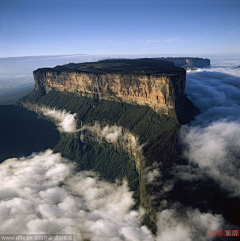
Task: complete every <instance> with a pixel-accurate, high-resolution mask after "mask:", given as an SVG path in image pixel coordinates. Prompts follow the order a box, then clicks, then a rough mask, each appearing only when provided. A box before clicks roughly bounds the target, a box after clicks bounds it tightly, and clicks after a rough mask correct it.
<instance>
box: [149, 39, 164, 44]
mask: <svg viewBox="0 0 240 241" xmlns="http://www.w3.org/2000/svg"><path fill="white" fill-rule="evenodd" d="M159 42H161V39H156V40H148V41H147V43H159Z"/></svg>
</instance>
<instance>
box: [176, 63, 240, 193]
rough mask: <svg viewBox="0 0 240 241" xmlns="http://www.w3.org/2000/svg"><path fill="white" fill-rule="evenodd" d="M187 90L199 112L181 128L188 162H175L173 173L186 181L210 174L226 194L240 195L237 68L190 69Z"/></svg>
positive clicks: (239, 75)
mask: <svg viewBox="0 0 240 241" xmlns="http://www.w3.org/2000/svg"><path fill="white" fill-rule="evenodd" d="M186 93H187V94H188V96H189V97H190V99H191V100H192V101H193V102H194V104H195V105H196V106H197V107H198V108H199V110H200V111H201V114H200V115H198V116H197V117H196V120H195V121H193V122H192V123H191V124H190V125H186V126H183V127H182V128H181V131H180V141H181V143H182V144H183V146H184V156H185V157H186V158H187V159H188V160H189V165H188V166H177V167H176V169H175V172H176V175H177V176H178V177H180V178H182V179H184V180H189V181H191V180H197V179H203V178H205V177H206V176H208V177H211V178H213V179H214V180H215V181H216V182H217V183H218V184H219V185H220V186H221V187H222V188H223V189H224V190H226V191H228V193H229V194H228V195H229V196H232V197H240V183H239V176H240V165H239V156H240V151H239V150H240V139H239V136H240V123H239V120H240V101H239V96H240V69H239V68H231V67H221V66H215V67H211V68H206V69H198V70H197V71H190V72H188V76H187V85H186Z"/></svg>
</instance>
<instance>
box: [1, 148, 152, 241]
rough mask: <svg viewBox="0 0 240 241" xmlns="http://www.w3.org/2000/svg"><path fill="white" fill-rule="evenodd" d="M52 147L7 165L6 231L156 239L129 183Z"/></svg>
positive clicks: (3, 212)
mask: <svg viewBox="0 0 240 241" xmlns="http://www.w3.org/2000/svg"><path fill="white" fill-rule="evenodd" d="M74 169H75V166H74V164H73V163H71V162H68V161H67V160H66V159H64V158H62V157H61V155H60V154H53V153H52V151H51V150H47V151H45V152H43V153H39V154H38V155H37V154H33V155H32V156H29V157H23V158H20V159H16V158H13V159H8V160H6V161H5V162H4V163H2V164H1V170H0V177H1V180H2V182H1V184H0V194H1V201H0V210H1V217H0V220H1V222H0V223H1V224H0V233H39V234H41V233H49V234H51V233H60V234H61V233H62V234H64V233H74V234H77V237H78V239H79V240H82V239H83V238H89V239H91V240H129V241H130V240H131V241H132V240H149V241H150V240H153V237H152V235H151V233H150V231H149V230H148V229H147V228H146V227H144V226H141V224H140V221H139V220H138V213H137V212H136V211H129V210H130V208H131V207H132V205H133V204H134V201H133V199H132V193H131V192H129V190H128V186H127V183H126V182H124V183H123V185H118V184H116V183H115V184H112V183H108V182H105V181H102V180H100V179H99V178H98V176H97V175H96V174H94V173H93V172H89V171H82V172H77V173H76V172H75V171H74Z"/></svg>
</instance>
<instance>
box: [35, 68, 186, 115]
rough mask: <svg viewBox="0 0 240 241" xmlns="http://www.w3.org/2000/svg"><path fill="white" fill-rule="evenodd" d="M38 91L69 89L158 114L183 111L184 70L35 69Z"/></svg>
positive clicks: (36, 88)
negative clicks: (154, 71)
mask: <svg viewBox="0 0 240 241" xmlns="http://www.w3.org/2000/svg"><path fill="white" fill-rule="evenodd" d="M34 79H35V90H38V89H43V90H45V91H46V92H47V93H48V92H49V91H50V90H58V91H68V92H73V93H78V94H80V95H83V96H87V97H91V98H95V99H98V100H102V99H104V100H110V101H118V102H121V101H123V102H126V103H130V104H138V105H147V106H150V107H151V108H152V109H154V110H155V111H156V112H158V113H165V114H168V112H169V110H170V109H176V111H177V112H178V111H180V110H181V106H182V105H183V103H182V102H183V98H184V88H185V81H186V73H185V71H181V72H179V73H174V74H165V73H161V74H146V75H145V74H119V73H105V74H104V73H101V74H95V73H84V72H78V71H63V72H55V71H54V70H41V69H39V70H36V71H34Z"/></svg>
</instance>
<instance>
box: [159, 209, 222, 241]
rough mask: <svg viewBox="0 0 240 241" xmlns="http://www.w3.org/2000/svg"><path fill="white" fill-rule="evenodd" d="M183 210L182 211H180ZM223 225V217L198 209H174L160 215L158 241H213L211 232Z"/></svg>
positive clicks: (164, 211) (166, 210)
mask: <svg viewBox="0 0 240 241" xmlns="http://www.w3.org/2000/svg"><path fill="white" fill-rule="evenodd" d="M179 209H181V211H179ZM222 224H223V218H222V216H221V215H212V214H211V213H201V212H200V211H199V210H198V209H191V208H188V209H186V208H185V209H184V208H182V207H175V208H174V207H173V208H171V209H165V210H163V211H162V212H160V213H159V214H158V222H157V226H158V235H157V239H156V240H157V241H172V240H178V241H193V240H198V241H206V240H212V239H214V237H211V236H210V230H218V229H220V228H221V226H222Z"/></svg>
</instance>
